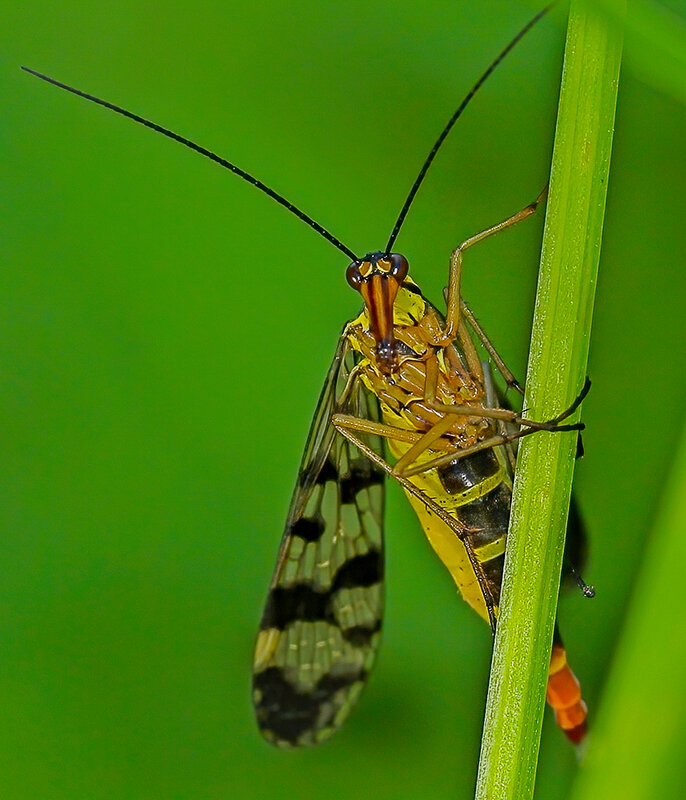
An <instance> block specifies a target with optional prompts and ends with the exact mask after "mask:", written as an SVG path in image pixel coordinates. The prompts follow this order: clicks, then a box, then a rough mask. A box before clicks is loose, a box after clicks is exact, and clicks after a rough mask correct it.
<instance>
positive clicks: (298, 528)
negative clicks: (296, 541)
mask: <svg viewBox="0 0 686 800" xmlns="http://www.w3.org/2000/svg"><path fill="white" fill-rule="evenodd" d="M325 530H326V523H325V522H324V518H323V517H322V516H321V515H320V514H318V515H317V516H316V517H312V518H307V517H300V519H297V520H296V521H295V522H294V523H293V525H292V526H291V531H290V532H291V535H293V536H299V537H300V538H301V539H304V540H305V541H306V542H318V541H319V539H321V537H322V534H323V533H324V531H325Z"/></svg>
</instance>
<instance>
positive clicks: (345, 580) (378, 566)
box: [331, 550, 383, 593]
mask: <svg viewBox="0 0 686 800" xmlns="http://www.w3.org/2000/svg"><path fill="white" fill-rule="evenodd" d="M382 579H383V556H382V555H381V553H380V552H379V551H378V550H370V551H369V552H368V553H365V555H363V556H355V557H354V558H350V559H348V560H347V561H346V562H344V563H343V564H341V567H340V569H339V570H338V572H337V573H336V577H335V578H334V579H333V583H332V585H331V592H332V593H333V592H336V591H338V590H339V589H354V588H355V587H357V586H362V587H366V586H373V585H374V584H375V583H379V581H381V580H382Z"/></svg>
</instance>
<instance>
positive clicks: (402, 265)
mask: <svg viewBox="0 0 686 800" xmlns="http://www.w3.org/2000/svg"><path fill="white" fill-rule="evenodd" d="M388 260H389V261H390V262H391V269H390V272H389V275H392V276H393V277H394V278H395V279H396V280H397V281H398V283H402V282H403V281H404V280H405V278H406V277H407V273H408V271H409V269H410V265H409V264H408V263H407V259H406V258H405V256H401V255H400V253H391V254H390V256H389V257H388Z"/></svg>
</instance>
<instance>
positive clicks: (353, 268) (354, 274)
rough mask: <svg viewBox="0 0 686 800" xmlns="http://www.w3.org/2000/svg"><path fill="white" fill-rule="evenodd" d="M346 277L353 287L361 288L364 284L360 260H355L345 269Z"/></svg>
mask: <svg viewBox="0 0 686 800" xmlns="http://www.w3.org/2000/svg"><path fill="white" fill-rule="evenodd" d="M345 279H346V280H347V281H348V283H349V284H350V285H351V286H352V287H353V289H357V290H358V291H359V290H360V286H361V285H362V273H361V272H360V262H359V261H353V263H352V264H351V265H350V266H349V267H348V269H347V270H346V271H345Z"/></svg>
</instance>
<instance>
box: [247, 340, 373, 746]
mask: <svg viewBox="0 0 686 800" xmlns="http://www.w3.org/2000/svg"><path fill="white" fill-rule="evenodd" d="M357 358H359V356H358V355H357V354H356V353H355V352H353V351H352V350H350V349H349V348H348V343H347V339H346V338H345V336H343V337H342V338H341V342H340V344H339V346H338V349H337V351H336V355H335V357H334V361H333V364H332V365H331V369H330V370H329V374H328V376H327V379H326V383H325V384H324V389H323V390H322V395H321V397H320V400H319V405H318V406H317V411H316V412H315V417H314V420H313V421H312V427H311V428H310V434H309V437H308V440H307V445H306V447H305V453H304V456H303V460H302V464H301V467H300V472H299V475H298V482H297V485H296V487H295V491H294V494H293V499H292V501H291V507H290V511H289V514H288V519H287V521H286V530H285V532H284V535H283V539H282V542H281V549H280V551H279V558H278V561H277V564H276V570H275V572H274V577H273V578H272V582H271V586H270V590H269V595H268V597H267V602H266V605H265V609H264V613H263V615H262V621H261V623H260V631H259V635H258V638H257V645H256V647H255V659H254V673H253V701H254V704H255V713H256V715H257V723H258V725H259V728H260V731H261V733H262V735H263V736H264V737H265V738H266V739H267V740H268V741H269V742H271V743H272V744H275V745H278V746H281V747H293V746H299V745H312V744H317V743H319V742H321V741H324V740H325V739H327V738H328V737H329V736H331V734H332V733H333V732H334V731H335V730H336V729H337V728H338V727H339V726H340V725H341V724H342V722H343V720H344V719H345V718H346V717H347V715H348V712H349V711H350V709H351V707H352V706H353V704H354V703H355V701H356V699H357V697H358V695H359V693H360V690H361V689H362V686H363V685H364V683H365V681H366V680H367V677H368V675H369V671H370V669H371V667H372V664H373V661H374V657H375V654H376V649H377V647H378V644H379V637H380V633H381V617H382V613H383V571H384V563H383V504H384V485H383V481H384V472H383V471H382V470H381V469H379V468H378V467H377V466H376V465H374V464H372V463H371V462H370V461H369V459H368V458H366V457H365V456H364V455H363V454H362V453H361V452H360V451H359V450H357V448H355V447H354V446H353V445H352V444H350V443H349V442H348V441H347V440H346V439H344V438H343V437H342V436H341V435H340V434H339V433H337V431H336V430H335V428H334V427H333V425H332V424H331V415H332V414H333V413H334V411H339V410H341V411H344V412H345V413H348V414H354V415H355V416H359V417H364V418H366V419H372V420H378V419H379V404H378V400H377V398H376V397H375V396H374V395H373V394H371V393H370V392H368V390H367V389H365V388H364V386H363V385H362V383H361V382H360V381H354V383H353V386H352V389H351V388H350V387H348V391H347V392H346V386H347V384H348V382H349V381H348V378H349V375H350V371H351V369H352V368H353V366H354V364H355V362H356V359H357ZM344 395H347V396H345V397H344ZM366 443H367V444H368V445H369V446H370V447H373V448H374V450H375V451H376V452H382V450H381V448H382V444H381V442H380V440H379V439H378V437H374V436H367V437H366Z"/></svg>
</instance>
